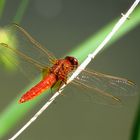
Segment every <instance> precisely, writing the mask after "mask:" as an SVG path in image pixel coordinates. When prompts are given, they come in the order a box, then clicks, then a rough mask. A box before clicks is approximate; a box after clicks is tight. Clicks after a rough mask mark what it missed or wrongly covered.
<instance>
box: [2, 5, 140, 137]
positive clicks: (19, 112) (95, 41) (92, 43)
mask: <svg viewBox="0 0 140 140" xmlns="http://www.w3.org/2000/svg"><path fill="white" fill-rule="evenodd" d="M139 13H140V7H138V8H137V9H136V10H135V11H134V12H133V14H132V15H131V19H130V20H128V21H127V22H126V23H125V24H124V25H123V26H122V27H121V28H120V30H119V31H118V32H117V34H116V35H115V36H114V37H113V39H112V40H111V41H110V43H109V44H108V45H107V46H106V47H105V48H107V47H108V46H110V45H111V44H112V43H113V42H115V41H117V40H118V39H119V38H121V37H122V36H123V35H124V34H126V33H128V32H129V31H130V30H132V29H133V28H134V27H136V26H137V25H138V24H139V23H140V16H139ZM115 22H116V20H114V21H113V22H111V23H110V24H108V25H107V26H106V27H104V28H103V29H102V30H100V31H99V32H97V33H96V34H94V35H93V36H91V37H90V38H89V39H87V40H86V41H85V42H83V43H82V44H80V45H79V46H78V47H76V48H77V49H75V50H74V51H72V52H71V53H69V55H72V56H75V57H76V58H78V60H79V61H80V62H82V61H83V59H84V58H85V57H86V56H87V55H88V54H89V53H90V52H92V51H94V50H95V49H96V47H97V46H98V45H99V44H100V43H101V42H102V40H103V39H104V38H105V36H106V35H107V34H108V33H109V32H110V31H111V29H112V27H113V25H114V23H115ZM36 80H37V81H39V80H38V79H36ZM32 85H34V83H32V84H31V85H30V87H31V86H32ZM26 89H28V88H26ZM26 89H25V90H24V91H26ZM24 91H22V92H21V94H20V96H21V95H22V94H23V93H24ZM43 96H46V94H42V95H41V96H40V97H38V98H37V99H35V100H33V101H32V102H28V103H25V104H21V105H19V104H18V103H17V101H18V99H19V97H17V98H16V99H15V100H14V101H13V102H12V103H11V104H10V105H9V106H8V107H7V109H5V110H4V111H3V113H2V114H1V115H0V126H1V127H0V129H1V130H0V138H2V137H3V136H4V135H6V134H7V133H8V132H9V130H10V129H12V128H13V127H14V126H15V125H17V122H18V121H19V120H21V119H22V118H23V117H24V115H25V114H26V113H27V112H28V111H29V110H30V109H32V108H33V107H34V106H35V105H36V104H37V102H39V101H40V100H41V98H43ZM9 116H11V117H9Z"/></svg>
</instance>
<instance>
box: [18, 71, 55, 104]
mask: <svg viewBox="0 0 140 140" xmlns="http://www.w3.org/2000/svg"><path fill="white" fill-rule="evenodd" d="M55 83H56V76H55V74H53V73H52V74H49V75H48V76H46V77H45V78H44V79H43V80H41V81H40V82H39V83H38V84H37V85H35V86H34V87H32V88H31V89H30V90H29V91H27V92H26V93H25V94H24V95H23V96H22V97H21V99H20V100H19V103H24V102H26V101H28V100H31V99H33V98H34V97H36V96H38V95H40V94H41V93H42V92H43V91H44V90H47V89H49V88H50V87H52V86H53V85H54V84H55Z"/></svg>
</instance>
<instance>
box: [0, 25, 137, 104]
mask: <svg viewBox="0 0 140 140" xmlns="http://www.w3.org/2000/svg"><path fill="white" fill-rule="evenodd" d="M13 28H14V30H15V29H16V32H15V34H17V37H19V36H20V37H19V38H24V39H26V42H27V41H28V43H30V44H31V46H32V47H31V48H30V47H28V46H26V44H25V43H24V42H25V40H23V42H20V43H19V44H18V45H19V46H20V47H19V48H18V49H19V50H18V49H14V46H11V45H10V44H7V43H4V42H0V47H4V48H6V49H8V50H9V51H12V52H13V53H14V54H15V55H18V56H19V57H20V58H21V61H23V60H25V61H23V62H28V63H30V64H31V65H32V66H35V67H37V68H38V69H40V70H41V71H42V75H43V78H42V80H41V81H40V82H39V83H38V84H36V85H35V86H34V87H32V88H31V89H29V90H28V91H27V92H26V93H25V94H23V96H22V97H21V98H20V100H19V103H24V102H26V101H29V100H31V99H33V98H35V97H36V96H38V95H40V94H41V93H43V91H45V90H47V89H49V88H53V87H54V86H55V85H57V89H58V90H59V89H60V87H61V86H62V85H63V84H67V79H68V77H69V76H70V75H71V74H72V73H73V72H74V71H75V70H76V68H77V67H78V60H77V59H76V58H75V57H72V56H66V57H65V58H63V59H56V58H55V57H54V56H53V54H52V53H50V52H49V51H48V50H47V49H46V48H45V47H43V46H42V45H41V44H40V43H39V42H37V41H36V40H35V39H34V38H33V37H32V36H31V35H30V34H29V33H28V32H27V31H26V30H25V29H23V28H22V27H20V26H19V25H17V24H14V27H13ZM21 35H22V37H21ZM23 36H24V37H23ZM23 43H24V44H25V46H23ZM33 47H34V48H33ZM27 48H28V49H27ZM24 49H25V50H24ZM30 49H32V50H30ZM33 50H36V53H34V52H35V51H33ZM30 53H32V55H31V54H30ZM39 54H41V57H46V56H47V57H46V58H48V60H49V61H50V62H51V66H49V65H48V64H46V62H45V63H44V60H43V61H42V60H41V61H40V56H39ZM29 55H31V56H29ZM25 72H26V71H25ZM73 83H74V84H77V85H82V86H84V87H86V88H88V89H89V90H94V91H95V92H93V94H94V96H95V100H96V99H98V97H99V100H100V99H103V100H104V98H105V100H107V99H109V100H111V101H113V102H114V103H116V102H120V99H119V98H118V96H129V95H134V93H135V90H136V86H135V84H134V83H133V82H131V81H129V80H127V79H124V78H119V77H115V76H111V75H106V74H103V73H100V72H96V71H93V70H92V71H88V70H83V71H82V72H81V73H80V74H79V75H78V76H77V77H76V78H75V79H74V81H73ZM97 102H98V101H97Z"/></svg>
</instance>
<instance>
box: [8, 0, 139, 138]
mask: <svg viewBox="0 0 140 140" xmlns="http://www.w3.org/2000/svg"><path fill="white" fill-rule="evenodd" d="M139 2H140V0H135V2H134V3H133V5H132V6H131V7H130V9H129V10H128V11H127V13H126V14H124V15H123V16H122V17H121V18H120V20H119V21H118V22H117V23H116V25H115V26H114V27H113V29H112V31H111V32H110V33H109V34H108V35H107V36H106V38H105V39H104V40H103V42H102V43H101V44H100V45H99V46H98V47H97V49H96V50H95V51H94V52H93V53H91V54H89V55H88V57H87V58H86V59H85V60H84V62H83V63H82V64H81V65H80V66H79V67H78V68H77V70H76V71H75V72H74V73H73V75H72V76H71V77H70V78H69V80H68V81H67V83H70V82H71V81H72V80H73V79H74V78H75V77H77V75H78V74H79V73H80V72H81V71H82V70H83V69H85V67H86V66H87V65H88V64H89V63H90V61H91V60H92V59H94V57H95V56H96V55H97V54H98V53H99V52H100V51H101V50H102V49H103V47H104V46H105V45H106V44H107V43H108V42H109V40H110V39H111V38H112V36H113V35H114V34H115V33H116V32H117V31H118V29H119V28H120V27H121V26H122V24H123V23H124V22H125V21H126V20H127V19H128V18H129V15H130V14H131V13H132V11H133V10H134V9H135V7H136V6H137V5H138V3H139ZM65 86H66V85H63V86H62V87H61V89H60V90H59V91H58V92H56V93H55V94H54V95H53V96H52V97H51V98H50V99H49V101H47V102H46V104H45V105H44V106H43V107H42V108H41V109H40V110H39V111H38V112H37V113H36V114H35V115H34V116H33V117H32V118H31V119H30V120H29V121H28V122H27V123H26V124H25V125H24V126H23V127H22V128H21V129H20V130H19V131H18V132H17V133H16V134H15V135H14V136H13V137H12V138H10V139H9V140H14V139H16V138H17V137H18V136H19V135H20V134H21V133H22V132H23V131H24V130H25V129H26V128H27V127H28V126H29V125H30V124H31V123H32V122H34V121H35V120H36V119H37V117H38V116H39V115H40V114H41V113H42V112H43V111H44V110H46V109H47V108H48V106H49V105H50V104H51V103H52V102H53V101H54V100H55V99H56V97H57V96H58V95H59V94H60V93H61V92H62V91H63V89H64V87H65Z"/></svg>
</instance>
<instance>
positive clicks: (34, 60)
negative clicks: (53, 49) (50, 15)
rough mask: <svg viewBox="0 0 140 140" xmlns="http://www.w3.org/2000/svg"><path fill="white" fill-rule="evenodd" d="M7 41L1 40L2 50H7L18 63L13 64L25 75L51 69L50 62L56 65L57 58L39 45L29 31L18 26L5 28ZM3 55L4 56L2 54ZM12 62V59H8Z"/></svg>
mask: <svg viewBox="0 0 140 140" xmlns="http://www.w3.org/2000/svg"><path fill="white" fill-rule="evenodd" d="M3 30H5V32H6V34H7V39H5V40H3V39H1V38H0V47H1V48H0V49H1V51H2V50H7V51H5V52H6V53H9V54H10V55H12V56H13V57H16V58H17V59H18V61H14V62H11V63H13V65H15V66H18V67H20V69H21V70H22V71H24V72H25V73H28V72H29V73H30V75H35V76H36V75H37V74H38V73H40V72H41V71H42V70H43V69H46V68H48V67H49V65H48V62H52V63H54V62H55V60H56V58H55V57H54V56H53V54H52V53H50V52H49V51H48V50H47V49H46V48H45V47H43V46H42V45H41V44H40V43H38V42H37V41H36V40H35V39H34V38H33V37H32V36H31V35H30V34H29V33H28V32H27V31H25V30H24V29H23V28H22V27H20V26H19V25H17V24H13V25H12V26H8V27H5V28H4V29H3ZM1 55H2V54H1ZM7 60H8V61H11V59H10V60H9V59H7Z"/></svg>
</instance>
